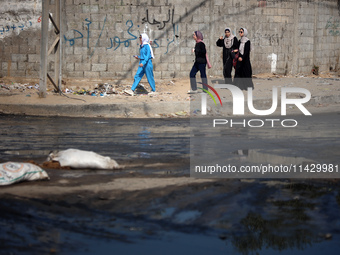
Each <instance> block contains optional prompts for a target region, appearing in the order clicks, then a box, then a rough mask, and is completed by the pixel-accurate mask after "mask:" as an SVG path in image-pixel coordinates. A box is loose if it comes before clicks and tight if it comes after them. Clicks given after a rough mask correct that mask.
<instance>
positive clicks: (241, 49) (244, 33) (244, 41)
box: [239, 27, 251, 55]
mask: <svg viewBox="0 0 340 255" xmlns="http://www.w3.org/2000/svg"><path fill="white" fill-rule="evenodd" d="M240 29H242V30H243V36H242V37H241V44H240V47H239V50H240V53H241V54H242V55H243V54H244V45H245V44H246V42H248V41H249V38H248V37H247V35H248V30H247V29H246V28H243V27H241V28H240ZM250 50H251V45H250Z"/></svg>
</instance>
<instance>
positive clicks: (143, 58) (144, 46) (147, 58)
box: [131, 34, 156, 92]
mask: <svg viewBox="0 0 340 255" xmlns="http://www.w3.org/2000/svg"><path fill="white" fill-rule="evenodd" d="M139 39H140V43H141V46H140V56H135V58H136V59H139V67H138V70H137V73H136V75H135V80H134V82H133V85H132V87H131V90H132V91H135V89H136V88H137V86H138V83H139V82H140V80H141V79H142V77H143V76H144V74H146V78H147V79H148V82H149V84H150V87H151V90H152V92H155V91H156V84H155V79H154V77H153V65H152V59H153V58H154V57H155V56H154V55H153V51H152V48H151V45H150V43H149V37H148V36H147V34H141V35H140V37H139Z"/></svg>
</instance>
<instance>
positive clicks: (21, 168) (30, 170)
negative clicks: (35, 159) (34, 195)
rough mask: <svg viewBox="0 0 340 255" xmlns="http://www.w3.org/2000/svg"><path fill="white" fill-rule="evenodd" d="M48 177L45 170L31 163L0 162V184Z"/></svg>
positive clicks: (47, 178)
mask: <svg viewBox="0 0 340 255" xmlns="http://www.w3.org/2000/svg"><path fill="white" fill-rule="evenodd" d="M49 179H50V178H49V177H48V175H47V173H46V172H45V170H43V169H42V168H40V167H39V166H36V165H34V164H31V163H17V162H6V163H3V164H0V186H4V185H10V184H13V183H17V182H21V181H36V180H49Z"/></svg>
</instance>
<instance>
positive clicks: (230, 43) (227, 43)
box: [216, 27, 238, 84]
mask: <svg viewBox="0 0 340 255" xmlns="http://www.w3.org/2000/svg"><path fill="white" fill-rule="evenodd" d="M224 33H225V37H224V38H223V37H222V36H221V37H220V39H218V40H217V42H216V46H218V47H223V77H224V80H225V84H232V79H231V71H232V68H233V58H234V56H235V53H234V50H237V49H238V40H237V38H236V37H235V36H234V35H233V34H232V33H231V29H230V28H229V27H227V28H226V29H225V30H224Z"/></svg>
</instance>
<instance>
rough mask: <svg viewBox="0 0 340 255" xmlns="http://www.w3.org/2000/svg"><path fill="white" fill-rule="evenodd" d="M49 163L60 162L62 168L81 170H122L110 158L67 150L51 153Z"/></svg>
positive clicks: (76, 150) (88, 152)
mask: <svg viewBox="0 0 340 255" xmlns="http://www.w3.org/2000/svg"><path fill="white" fill-rule="evenodd" d="M47 161H52V162H54V161H58V162H59V163H60V166H61V167H71V168H75V169H77V168H80V169H87V168H89V169H119V168H122V167H121V166H119V165H118V163H117V162H116V161H115V160H114V159H111V158H110V157H104V156H102V155H99V154H97V153H95V152H93V151H84V150H78V149H67V150H63V151H59V152H56V153H53V152H52V153H50V155H49V156H48V158H47Z"/></svg>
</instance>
